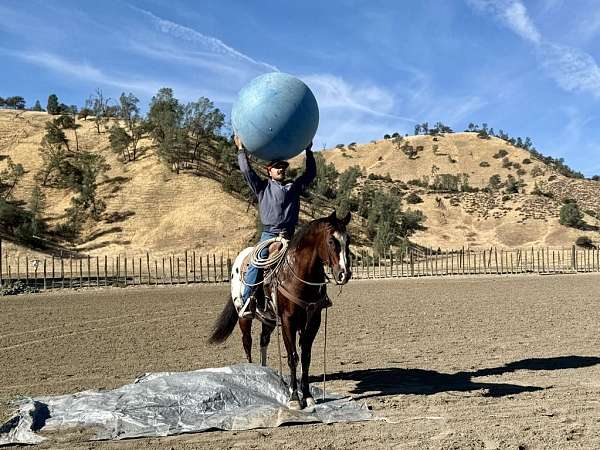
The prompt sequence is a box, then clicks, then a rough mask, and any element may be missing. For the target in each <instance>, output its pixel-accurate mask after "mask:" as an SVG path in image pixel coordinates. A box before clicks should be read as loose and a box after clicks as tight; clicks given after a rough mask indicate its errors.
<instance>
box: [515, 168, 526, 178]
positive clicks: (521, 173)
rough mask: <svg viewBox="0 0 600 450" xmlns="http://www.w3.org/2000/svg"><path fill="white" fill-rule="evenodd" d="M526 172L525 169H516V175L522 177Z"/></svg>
mask: <svg viewBox="0 0 600 450" xmlns="http://www.w3.org/2000/svg"><path fill="white" fill-rule="evenodd" d="M526 173H527V171H526V170H525V169H519V170H517V175H519V176H520V177H522V176H523V175H525V174H526Z"/></svg>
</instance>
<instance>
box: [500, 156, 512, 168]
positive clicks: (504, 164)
mask: <svg viewBox="0 0 600 450" xmlns="http://www.w3.org/2000/svg"><path fill="white" fill-rule="evenodd" d="M511 166H512V163H511V162H510V160H509V159H508V158H507V157H504V158H502V167H503V168H505V169H510V168H511Z"/></svg>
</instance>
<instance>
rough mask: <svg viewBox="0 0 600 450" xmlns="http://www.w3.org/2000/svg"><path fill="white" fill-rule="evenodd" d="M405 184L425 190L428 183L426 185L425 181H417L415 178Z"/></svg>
mask: <svg viewBox="0 0 600 450" xmlns="http://www.w3.org/2000/svg"><path fill="white" fill-rule="evenodd" d="M406 183H407V184H411V185H413V186H419V187H423V188H426V187H428V183H426V182H425V181H423V180H419V179H417V178H415V179H414V180H408V181H407V182H406Z"/></svg>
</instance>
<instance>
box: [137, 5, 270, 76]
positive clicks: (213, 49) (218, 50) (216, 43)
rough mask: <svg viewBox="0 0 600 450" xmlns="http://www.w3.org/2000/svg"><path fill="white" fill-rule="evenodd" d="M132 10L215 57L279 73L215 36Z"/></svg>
mask: <svg viewBox="0 0 600 450" xmlns="http://www.w3.org/2000/svg"><path fill="white" fill-rule="evenodd" d="M131 8H132V9H134V10H136V11H138V12H139V13H141V14H143V15H145V16H146V17H148V18H149V19H150V20H151V21H152V22H153V23H154V25H155V27H156V28H157V29H158V30H159V31H161V32H162V33H164V34H167V35H170V36H172V37H174V38H177V39H181V40H184V41H188V42H191V43H194V44H195V45H197V46H199V47H200V48H202V49H204V50H206V51H207V52H209V53H212V54H215V55H223V56H226V57H228V58H233V59H237V60H240V61H243V62H246V63H250V64H252V65H255V66H256V67H257V68H259V69H261V70H262V71H265V70H268V71H273V72H278V71H279V69H278V68H277V67H275V66H273V65H271V64H268V63H266V62H262V61H257V60H255V59H253V58H251V57H250V56H248V55H245V54H243V53H241V52H239V51H238V50H236V49H234V48H232V47H230V46H228V45H227V44H225V43H224V42H223V41H221V40H220V39H217V38H215V37H213V36H207V35H205V34H202V33H200V32H198V31H196V30H193V29H192V28H188V27H186V26H183V25H180V24H178V23H175V22H172V21H170V20H166V19H162V18H160V17H158V16H156V15H154V14H152V13H151V12H150V11H146V10H145V9H141V8H136V7H134V6H131Z"/></svg>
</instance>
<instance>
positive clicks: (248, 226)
mask: <svg viewBox="0 0 600 450" xmlns="http://www.w3.org/2000/svg"><path fill="white" fill-rule="evenodd" d="M50 119H51V116H49V115H48V114H46V113H35V112H19V113H17V112H15V111H0V154H2V155H7V156H10V157H11V159H12V160H13V161H14V162H15V163H20V164H22V165H23V167H24V168H25V172H26V173H25V175H24V177H23V179H22V180H21V181H20V182H19V184H18V185H17V188H16V190H15V192H14V197H15V198H16V199H17V200H23V201H27V199H28V197H29V195H30V193H31V190H32V188H33V186H34V175H35V172H36V171H37V170H39V168H40V166H41V157H40V155H39V152H38V148H39V145H40V142H41V140H42V137H43V135H44V132H45V130H44V126H45V122H46V121H48V120H50ZM78 123H79V124H80V125H82V127H81V128H80V129H79V130H78V136H79V145H80V148H81V149H82V150H89V151H93V152H98V153H100V154H102V155H103V156H104V157H105V158H106V160H107V162H108V163H109V164H110V169H109V170H108V172H107V173H106V174H104V175H103V176H102V178H101V179H100V180H99V181H100V183H99V194H100V197H101V198H102V199H103V200H104V201H105V202H106V205H107V209H106V211H105V213H104V214H103V219H102V220H100V221H99V222H97V223H87V224H86V226H85V229H84V230H83V233H82V237H81V239H80V241H79V242H78V244H77V245H76V246H75V247H74V248H73V250H74V251H82V252H86V253H91V254H97V253H101V254H105V253H117V252H124V251H125V252H128V253H137V252H143V251H146V250H151V251H154V252H155V253H156V252H158V253H169V252H173V251H178V252H179V251H182V250H183V249H186V248H187V249H199V250H202V251H205V252H213V251H226V250H227V249H239V248H240V247H242V246H243V245H244V244H245V243H246V242H247V241H248V240H249V239H250V238H252V236H253V235H254V230H255V219H254V217H253V214H252V211H250V212H247V207H248V205H247V203H245V202H243V201H241V200H239V199H237V198H236V197H234V196H232V195H230V194H227V193H225V192H224V191H223V189H222V187H221V184H220V183H219V182H218V181H214V180H211V179H208V178H204V177H200V176H194V175H192V174H189V173H183V174H181V175H175V174H174V173H173V172H171V171H170V170H169V169H168V168H167V167H165V165H164V164H162V163H160V161H159V160H158V158H157V156H156V154H155V153H154V151H153V149H152V146H151V142H150V141H148V140H146V141H142V143H141V156H140V158H139V160H137V161H135V162H131V163H127V164H124V163H122V162H121V161H119V160H118V158H117V155H116V154H114V153H113V152H112V151H111V150H110V146H109V142H108V135H107V133H102V134H100V135H98V134H97V132H96V130H95V127H94V125H93V123H91V122H89V121H88V122H86V121H78ZM69 133H72V131H67V137H68V138H69V139H73V140H74V136H73V135H72V134H69ZM44 193H45V194H46V196H47V205H48V207H47V211H46V218H47V220H48V222H49V224H50V226H51V227H53V226H56V225H57V224H59V223H60V222H61V221H63V220H64V215H65V208H67V207H69V206H70V199H71V197H72V196H73V193H72V192H70V191H69V190H65V189H55V188H45V189H44ZM63 244H65V243H63ZM65 248H70V247H69V246H68V245H65Z"/></svg>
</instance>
